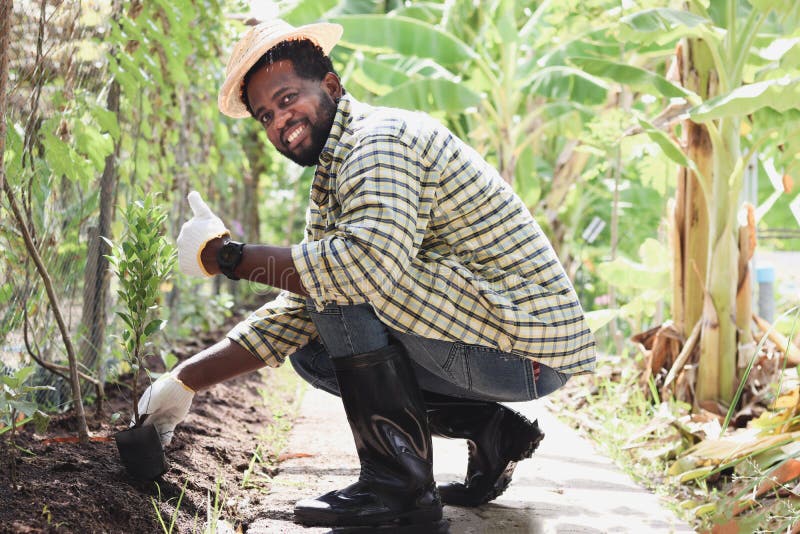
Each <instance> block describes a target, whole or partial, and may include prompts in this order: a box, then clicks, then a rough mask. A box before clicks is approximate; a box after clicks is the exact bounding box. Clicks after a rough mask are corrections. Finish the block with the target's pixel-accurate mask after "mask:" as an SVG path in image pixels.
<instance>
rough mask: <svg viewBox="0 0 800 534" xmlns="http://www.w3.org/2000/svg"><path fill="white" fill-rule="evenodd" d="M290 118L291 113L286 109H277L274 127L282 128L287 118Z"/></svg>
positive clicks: (287, 120)
mask: <svg viewBox="0 0 800 534" xmlns="http://www.w3.org/2000/svg"><path fill="white" fill-rule="evenodd" d="M290 118H292V113H291V112H290V111H288V110H279V111H277V112H276V113H275V128H277V129H278V130H282V129H283V127H284V126H286V123H287V122H289V119H290Z"/></svg>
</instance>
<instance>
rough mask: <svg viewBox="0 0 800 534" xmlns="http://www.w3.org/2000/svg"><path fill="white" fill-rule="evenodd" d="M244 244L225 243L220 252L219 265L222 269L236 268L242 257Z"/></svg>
mask: <svg viewBox="0 0 800 534" xmlns="http://www.w3.org/2000/svg"><path fill="white" fill-rule="evenodd" d="M242 248H243V247H242V244H241V243H235V242H229V243H225V244H224V245H223V246H222V248H221V249H220V251H219V258H218V261H219V264H220V266H221V267H227V266H234V267H235V266H236V265H237V264H238V263H239V260H240V258H241V256H242Z"/></svg>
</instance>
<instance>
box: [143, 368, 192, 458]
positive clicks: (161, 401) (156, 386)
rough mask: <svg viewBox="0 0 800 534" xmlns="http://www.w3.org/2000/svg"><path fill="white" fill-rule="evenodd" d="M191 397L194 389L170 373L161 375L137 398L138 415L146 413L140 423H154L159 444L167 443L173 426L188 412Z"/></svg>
mask: <svg viewBox="0 0 800 534" xmlns="http://www.w3.org/2000/svg"><path fill="white" fill-rule="evenodd" d="M193 398H194V391H193V390H192V389H191V388H190V387H189V386H187V385H186V384H184V383H183V382H181V381H180V380H178V378H177V377H176V376H174V375H173V374H172V373H165V374H163V375H161V376H160V377H159V378H158V380H156V381H155V382H153V383H152V384H150V387H148V388H147V389H146V390H145V392H144V394H142V397H141V398H140V399H139V417H144V416H145V415H147V417H146V418H145V420H144V423H142V425H143V426H144V425H155V427H156V430H157V431H158V435H159V436H161V444H162V445H169V443H170V441H172V433H173V432H174V431H175V426H176V425H177V424H178V423H180V422H181V421H183V419H184V417H186V414H187V413H189V407H190V406H191V405H192V399H193Z"/></svg>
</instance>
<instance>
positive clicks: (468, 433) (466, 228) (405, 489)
mask: <svg viewBox="0 0 800 534" xmlns="http://www.w3.org/2000/svg"><path fill="white" fill-rule="evenodd" d="M341 33H342V29H341V27H340V26H338V25H334V24H312V25H307V26H302V27H300V28H293V27H292V26H290V25H288V24H287V23H285V22H283V21H281V20H274V21H270V22H266V23H263V24H261V25H259V26H256V27H254V28H252V29H251V30H250V31H249V32H248V33H247V34H246V35H245V36H244V37H243V38H242V40H241V41H240V42H239V43H238V44H237V45H236V46H235V48H234V50H233V53H232V55H231V58H230V61H229V62H228V66H227V69H226V76H227V77H226V80H225V82H224V84H223V86H222V89H221V91H220V95H219V107H220V110H221V111H222V112H223V113H225V114H226V115H229V116H231V117H236V118H243V117H248V116H252V117H253V118H255V119H256V120H258V121H259V122H260V123H261V124H262V125H263V127H264V128H265V129H266V132H267V137H268V138H269V140H270V142H271V143H272V144H273V145H274V146H275V147H276V148H277V149H278V150H279V151H280V152H281V153H282V154H283V155H285V156H286V157H288V158H290V159H291V160H293V161H295V162H297V163H298V164H300V165H306V166H316V173H315V177H314V181H313V184H312V188H311V194H310V203H309V210H308V216H307V217H308V218H307V226H306V235H305V239H304V240H303V242H302V243H300V244H298V245H295V246H292V247H276V246H269V245H255V244H246V245H245V244H241V243H236V242H234V241H231V240H230V232H229V231H228V229H227V228H226V227H225V225H224V224H223V222H222V221H221V220H220V219H219V218H218V217H217V216H216V215H214V214H213V213H212V212H211V210H210V209H209V207H208V206H207V205H205V203H204V202H203V201H202V199H201V198H200V196H199V194H198V193H196V192H193V193H191V194H190V195H189V202H190V205H191V207H192V210H193V211H194V217H193V218H192V219H191V220H190V221H188V222H187V223H186V224H185V225H184V226H183V228H182V229H181V233H180V235H179V236H178V252H179V263H180V266H181V269H182V270H183V271H184V272H185V273H187V274H190V275H198V276H211V275H215V274H220V273H222V274H225V275H226V276H228V277H229V278H232V279H240V278H243V279H250V280H256V281H259V282H262V283H266V284H269V285H272V286H274V287H277V288H280V289H283V290H284V291H283V292H282V293H281V294H280V296H278V297H277V298H276V299H275V300H274V301H272V302H270V303H268V304H266V305H264V306H263V307H262V308H261V309H259V310H258V311H256V312H255V313H253V314H252V315H251V316H250V317H249V318H248V319H246V320H245V321H243V322H242V323H240V324H239V325H238V326H236V327H235V328H234V329H233V330H232V331H231V332H230V333H229V334H228V336H227V338H226V339H225V340H223V341H221V342H220V343H218V344H217V345H214V346H213V347H211V348H209V349H207V350H205V351H203V352H201V353H199V354H197V355H196V356H194V357H192V358H190V359H189V360H187V361H185V362H183V363H182V364H181V365H179V366H178V367H177V368H176V369H175V370H173V372H172V373H170V374H168V375H166V376H165V377H163V378H161V379H159V380H158V381H157V382H155V383H154V384H153V385H152V386H151V387H150V388H149V389H148V390H147V391H146V392H145V394H144V395H143V397H142V399H141V401H140V407H139V410H140V412H142V413H146V414H149V416H148V418H147V420H146V423H145V424H155V425H156V427H157V428H158V430H159V432H160V433H161V436H162V441H163V442H164V443H169V441H170V440H171V437H172V432H173V430H174V428H175V426H176V424H177V423H178V422H180V421H181V420H182V419H183V417H185V415H186V413H187V412H188V410H189V405H190V404H191V399H192V397H193V395H194V391H197V390H200V389H204V388H207V387H209V386H211V385H213V384H215V383H218V382H221V381H223V380H226V379H228V378H230V377H233V376H236V375H238V374H241V373H244V372H248V371H252V370H254V369H257V368H259V367H262V366H263V365H270V366H273V367H276V366H278V365H280V364H282V363H283V362H284V361H285V360H286V358H289V360H290V361H291V362H292V365H293V366H294V368H295V369H296V370H297V372H298V373H299V374H300V375H301V376H302V377H303V378H304V379H306V380H307V381H309V382H310V383H311V384H313V385H314V386H315V387H319V388H322V389H324V390H326V391H329V392H330V393H333V394H334V395H338V396H340V397H341V399H342V403H343V404H344V408H345V411H346V413H347V417H348V420H349V422H350V426H351V431H352V433H353V436H354V438H355V443H356V449H357V452H358V456H359V459H360V461H361V475H360V477H359V480H358V481H357V482H355V483H354V484H352V485H351V486H348V487H347V488H344V489H342V490H337V491H332V492H330V493H327V494H325V495H323V496H321V497H318V498H316V499H309V500H302V501H299V502H298V503H297V504H296V507H295V516H296V518H297V520H298V521H300V522H302V523H306V524H317V525H329V526H334V525H367V526H374V525H382V524H387V523H394V524H409V525H412V526H414V527H415V528H416V527H420V526H421V525H424V524H436V523H437V522H438V521H439V520H440V519H441V516H442V503H444V504H455V505H462V506H477V505H480V504H483V503H486V502H489V501H491V500H492V499H494V498H495V497H497V496H498V495H499V494H500V493H502V492H503V491H504V490H505V488H506V486H507V485H508V484H509V482H510V480H511V475H512V472H513V470H514V466H515V464H516V462H518V461H519V460H522V459H524V458H527V457H529V456H530V455H531V454H532V453H533V451H534V449H535V448H536V446H537V445H538V443H539V441H540V440H541V439H542V438H543V434H542V433H541V432H540V430H539V428H538V425H537V423H536V422H535V421H534V422H530V421H528V420H527V419H526V418H524V417H523V416H521V415H520V414H518V413H516V412H514V411H512V410H510V409H508V408H506V407H505V406H503V405H501V404H499V403H498V401H525V400H530V399H535V398H539V397H542V396H544V395H547V394H548V393H551V392H552V391H554V390H556V389H558V388H559V387H561V386H562V385H563V384H564V383H565V382H566V380H567V379H568V378H569V377H570V376H571V375H572V374H578V373H585V372H590V371H591V370H592V369H593V366H594V359H595V345H594V340H593V338H592V335H591V333H590V331H589V329H588V327H587V325H586V322H585V320H584V317H583V311H582V310H581V307H580V304H579V302H578V300H577V297H576V295H575V292H574V290H573V288H572V285H571V284H570V282H569V280H568V279H567V277H566V275H565V273H564V271H563V268H562V267H561V265H560V263H559V262H558V260H557V258H556V256H555V254H554V252H553V250H552V247H551V246H550V244H549V242H548V241H547V239H546V238H545V236H544V235H543V234H542V232H541V230H540V228H539V227H538V225H537V224H536V222H535V221H534V220H533V219H532V217H531V216H530V214H529V212H528V210H527V209H526V207H525V206H524V205H523V203H522V202H521V201H520V199H519V198H518V197H517V196H516V195H515V194H514V193H513V192H512V191H511V190H510V188H509V187H508V186H507V185H506V184H505V183H504V182H503V180H502V179H501V178H500V177H499V175H498V174H497V172H496V171H495V170H494V169H492V168H491V167H490V166H489V165H488V164H487V163H486V162H485V161H484V160H483V159H482V158H481V157H480V156H479V155H478V154H477V153H476V152H475V151H474V150H472V149H471V148H469V147H468V146H467V145H465V144H464V143H463V142H462V141H460V140H459V139H457V138H456V137H454V136H453V134H452V133H450V132H449V131H448V130H447V129H446V128H445V127H443V126H442V125H441V124H439V123H438V122H436V121H434V120H433V119H431V118H430V117H428V116H426V115H424V114H421V113H411V112H407V111H401V110H397V109H388V108H376V107H371V106H367V105H365V104H362V103H360V102H358V101H356V100H355V99H354V98H352V97H350V96H349V95H348V94H346V92H345V90H344V88H343V87H342V85H341V83H340V80H339V77H338V76H337V75H336V73H335V71H334V69H333V66H332V64H331V61H330V59H329V58H328V56H327V54H328V53H329V52H330V50H331V48H333V46H334V45H335V44H336V42H337V41H338V39H339V38H340V36H341ZM431 434H434V435H439V436H444V437H448V438H457V439H465V440H467V441H468V443H469V458H468V467H467V476H466V479H465V481H464V482H463V483H451V484H447V485H443V486H440V487H439V488H438V489H437V487H436V485H435V483H434V480H433V474H432V470H431V465H432V447H431Z"/></svg>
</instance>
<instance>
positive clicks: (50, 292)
mask: <svg viewBox="0 0 800 534" xmlns="http://www.w3.org/2000/svg"><path fill="white" fill-rule="evenodd" d="M0 1H2V0H0ZM3 188H4V189H5V192H6V197H8V203H9V204H10V206H11V212H12V213H13V215H14V218H16V220H17V224H18V226H19V230H20V232H21V233H22V236H23V238H24V240H25V248H26V249H27V250H28V254H29V255H30V257H31V259H33V262H34V264H35V265H36V269H37V270H38V271H39V276H40V277H41V278H42V283H43V284H44V287H45V290H46V291H47V297H48V299H49V301H50V306H51V307H52V308H53V315H55V318H56V323H57V324H58V329H59V330H60V331H61V338H62V339H63V341H64V346H65V347H66V349H67V358H68V359H69V370H70V383H71V384H72V398H73V402H74V404H75V412H76V415H77V416H78V439H79V440H80V442H81V443H89V429H88V427H87V426H86V415H85V413H84V411H83V399H82V397H81V385H80V379H79V377H78V362H77V359H76V358H75V350H74V349H73V347H72V340H71V339H70V336H69V331H68V330H67V325H66V324H65V323H64V318H63V316H62V315H61V308H60V306H59V303H58V297H57V296H56V292H55V290H54V289H53V282H52V280H51V279H50V274H49V273H48V272H47V268H46V267H45V266H44V263H43V262H42V258H41V256H39V251H38V250H36V245H34V243H33V239H32V238H31V234H30V232H29V231H28V226H27V225H26V224H25V219H23V218H22V213H20V211H19V206H18V205H17V199H16V197H15V196H14V192H13V191H12V190H11V187H10V186H9V185H8V182H5V183H4V184H3Z"/></svg>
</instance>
